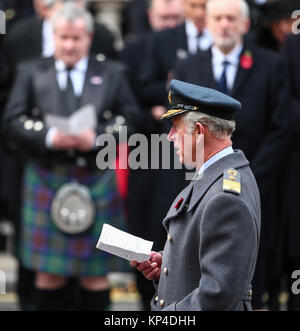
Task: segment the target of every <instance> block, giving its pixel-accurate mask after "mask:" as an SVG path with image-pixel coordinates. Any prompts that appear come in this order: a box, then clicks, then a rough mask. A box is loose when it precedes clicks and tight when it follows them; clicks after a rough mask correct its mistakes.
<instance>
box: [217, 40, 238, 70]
mask: <svg viewBox="0 0 300 331" xmlns="http://www.w3.org/2000/svg"><path fill="white" fill-rule="evenodd" d="M242 50H243V44H237V45H236V46H235V47H234V49H233V50H232V51H231V52H230V53H228V54H226V55H225V54H224V53H222V52H221V51H220V50H219V48H218V47H217V46H215V45H213V46H212V48H211V52H212V58H213V61H215V62H217V63H223V62H224V61H225V60H226V61H228V62H229V63H230V64H232V65H234V66H238V65H239V62H240V55H241V52H242Z"/></svg>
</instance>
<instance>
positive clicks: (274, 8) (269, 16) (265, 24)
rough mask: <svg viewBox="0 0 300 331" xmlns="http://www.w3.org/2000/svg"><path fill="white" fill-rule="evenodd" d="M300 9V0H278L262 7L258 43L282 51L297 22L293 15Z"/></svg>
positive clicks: (257, 36)
mask: <svg viewBox="0 0 300 331" xmlns="http://www.w3.org/2000/svg"><path fill="white" fill-rule="evenodd" d="M299 9H300V1H299V0H276V1H272V2H267V3H266V4H264V5H262V6H261V12H262V19H261V26H260V29H259V30H258V31H257V35H256V41H257V43H258V44H259V45H260V46H262V47H267V48H270V49H272V50H274V51H281V50H282V47H283V44H284V41H285V39H286V37H287V36H288V35H290V34H291V32H292V25H293V24H294V22H295V19H294V18H292V13H293V12H294V11H295V10H299Z"/></svg>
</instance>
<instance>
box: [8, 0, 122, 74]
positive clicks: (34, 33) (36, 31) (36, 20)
mask: <svg viewBox="0 0 300 331" xmlns="http://www.w3.org/2000/svg"><path fill="white" fill-rule="evenodd" d="M39 2H41V0H39ZM64 2H75V3H76V4H78V5H80V6H85V1H83V0H48V1H47V0H42V2H41V4H40V6H42V9H43V10H41V9H40V11H39V13H37V15H36V16H33V17H30V18H28V19H25V20H22V21H20V22H18V23H17V24H15V26H14V27H13V29H12V30H11V31H10V33H9V35H8V36H7V40H6V46H5V48H6V53H7V54H6V60H7V64H8V65H9V66H10V67H12V68H13V67H14V66H15V65H16V63H18V62H20V61H24V60H29V59H33V58H35V57H40V56H43V57H47V56H51V55H53V52H54V49H53V36H52V28H51V23H50V21H49V20H50V17H51V15H52V14H53V12H55V11H56V10H57V9H58V8H59V7H60V6H61V5H62V4H63V3H64ZM39 14H40V15H43V16H39ZM113 43H114V39H113V36H112V35H111V33H110V32H109V31H108V30H107V29H106V28H105V27H104V26H103V25H101V24H95V32H94V38H93V43H92V52H93V53H95V54H104V55H105V56H107V57H110V58H111V57H115V56H116V54H115V50H114V45H113Z"/></svg>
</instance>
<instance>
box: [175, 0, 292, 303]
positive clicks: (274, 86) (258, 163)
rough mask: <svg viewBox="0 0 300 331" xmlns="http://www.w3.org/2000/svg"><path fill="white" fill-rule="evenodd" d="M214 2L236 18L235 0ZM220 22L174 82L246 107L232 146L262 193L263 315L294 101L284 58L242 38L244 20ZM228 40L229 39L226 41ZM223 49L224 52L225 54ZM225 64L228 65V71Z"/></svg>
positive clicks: (257, 278) (259, 272)
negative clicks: (243, 158)
mask: <svg viewBox="0 0 300 331" xmlns="http://www.w3.org/2000/svg"><path fill="white" fill-rule="evenodd" d="M213 2H214V6H215V8H216V9H213V4H212V6H211V11H212V12H213V13H215V11H216V12H217V10H218V13H219V15H220V17H222V13H224V15H225V13H227V11H226V10H225V8H224V7H223V6H226V5H227V6H228V8H230V9H231V10H232V12H233V9H234V8H235V7H233V1H230V0H226V3H225V1H224V5H222V0H219V1H216V0H215V1H213ZM216 2H217V4H216ZM217 5H218V6H217ZM235 9H236V8H235ZM213 10H214V11H213ZM236 10H237V9H236ZM234 13H235V14H236V11H235V12H234ZM208 15H209V14H208ZM227 15H229V13H227ZM233 15H234V14H233V13H232V16H233ZM229 16H230V15H229ZM208 17H209V22H217V20H216V19H215V20H214V18H215V17H217V15H215V16H214V15H213V14H212V15H209V16H208ZM225 20H226V18H225V17H224V18H223V21H225ZM221 22H222V20H220V23H219V24H216V23H215V24H214V25H210V26H209V27H210V29H211V33H212V35H213V36H214V38H215V42H214V46H213V47H212V49H210V50H208V51H205V52H201V53H198V54H197V55H194V56H191V57H189V58H187V59H185V60H182V61H179V62H178V64H177V67H176V70H175V77H176V78H177V79H179V80H183V81H186V82H189V83H193V84H196V85H202V86H205V87H210V88H214V89H219V90H221V91H223V92H226V93H228V94H229V95H231V96H232V97H234V98H236V99H237V100H239V101H240V102H241V103H242V105H243V109H242V111H240V112H237V114H236V124H237V129H236V132H235V133H234V135H233V137H232V141H233V146H234V148H240V149H242V150H243V151H244V152H245V155H246V157H247V159H248V160H249V161H250V164H251V168H252V170H253V173H254V175H255V177H256V180H257V182H258V186H259V189H260V195H261V205H262V228H261V242H260V250H259V257H258V262H257V267H256V271H255V275H254V280H253V308H254V309H260V308H262V307H263V303H262V296H263V294H264V292H265V290H266V288H267V286H266V276H267V272H268V268H271V267H272V268H274V266H272V265H270V263H269V261H270V260H271V257H272V255H273V254H274V252H277V247H278V226H277V224H276V222H277V220H278V218H277V213H278V209H277V207H278V206H275V205H274V201H276V199H277V189H279V186H278V185H277V179H278V176H279V174H280V170H281V169H282V168H281V164H283V159H284V155H285V153H286V152H287V149H286V146H287V141H288V124H289V97H290V91H289V81H288V73H287V68H286V64H285V61H284V58H283V56H281V55H278V54H276V53H274V52H271V51H269V50H266V49H262V48H260V47H258V46H256V45H255V44H254V43H253V41H252V39H251V38H246V37H244V39H243V38H242V35H243V33H245V32H246V31H247V23H246V24H245V23H242V22H241V21H239V20H237V21H235V20H233V21H232V22H235V23H231V24H230V23H229V22H227V23H226V22H224V24H223V23H221ZM248 22H249V21H248ZM234 24H235V27H236V30H234V28H233V25H234ZM241 24H245V25H244V26H241ZM236 25H239V27H237V26H236ZM225 31H226V33H225ZM242 31H244V32H242ZM222 33H223V34H222ZM225 35H226V36H228V37H227V39H226V37H223V38H222V36H225ZM229 40H230V42H229ZM227 43H228V45H232V46H231V48H230V47H229V46H228V47H229V48H228V52H227V54H226V51H225V49H226V45H227ZM216 45H218V48H217V47H216ZM220 49H224V50H223V51H222V52H221V51H220ZM224 59H225V60H224ZM223 61H224V62H225V61H229V62H228V63H226V66H225V63H224V62H223ZM272 270H273V269H272Z"/></svg>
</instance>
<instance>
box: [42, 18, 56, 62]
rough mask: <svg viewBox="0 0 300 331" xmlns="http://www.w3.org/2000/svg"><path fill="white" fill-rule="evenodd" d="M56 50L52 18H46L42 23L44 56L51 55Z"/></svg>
mask: <svg viewBox="0 0 300 331" xmlns="http://www.w3.org/2000/svg"><path fill="white" fill-rule="evenodd" d="M54 52H55V44H54V36H53V26H52V22H51V21H50V20H44V21H43V23H42V56H43V57H50V56H53V54H54Z"/></svg>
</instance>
